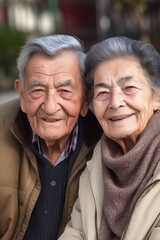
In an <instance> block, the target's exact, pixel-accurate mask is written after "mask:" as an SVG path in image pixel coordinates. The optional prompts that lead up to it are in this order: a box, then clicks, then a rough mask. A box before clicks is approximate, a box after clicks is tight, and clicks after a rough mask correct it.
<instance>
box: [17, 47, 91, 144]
mask: <svg viewBox="0 0 160 240" xmlns="http://www.w3.org/2000/svg"><path fill="white" fill-rule="evenodd" d="M15 87H16V89H17V91H18V92H19V96H20V103H21V108H22V110H23V111H24V112H25V113H26V114H27V117H28V120H29V123H30V125H31V128H32V130H33V132H34V133H35V134H37V135H38V136H40V137H41V138H42V139H43V140H44V141H45V142H46V144H47V143H48V144H54V143H55V142H56V141H59V142H63V141H66V140H67V139H68V137H69V135H70V133H71V132H72V130H73V128H74V126H75V124H76V122H77V120H78V117H79V114H80V113H81V110H82V105H83V87H82V80H81V77H80V69H79V63H78V60H77V55H76V53H75V52H73V51H67V50H66V51H63V52H62V53H60V54H59V55H58V56H56V57H55V58H52V59H51V58H47V57H46V56H43V55H40V54H36V55H33V56H32V57H31V59H30V61H29V63H28V65H27V68H26V79H25V86H24V89H22V85H21V82H20V81H19V80H16V82H15ZM86 111H87V109H86ZM86 111H85V113H86ZM84 115H85V114H84ZM48 144H47V145H48Z"/></svg>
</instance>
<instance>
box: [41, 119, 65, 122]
mask: <svg viewBox="0 0 160 240" xmlns="http://www.w3.org/2000/svg"><path fill="white" fill-rule="evenodd" d="M42 120H43V121H45V122H48V123H54V122H59V121H61V119H47V118H42Z"/></svg>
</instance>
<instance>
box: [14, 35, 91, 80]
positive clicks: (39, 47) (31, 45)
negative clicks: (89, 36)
mask: <svg viewBox="0 0 160 240" xmlns="http://www.w3.org/2000/svg"><path fill="white" fill-rule="evenodd" d="M63 50H73V51H75V52H77V57H78V59H79V63H80V73H81V77H82V79H83V77H84V71H85V65H84V61H85V57H86V54H85V53H84V50H83V45H82V42H81V41H80V40H79V39H78V38H76V37H73V36H70V35H65V34H57V35H51V36H44V37H39V38H35V39H30V40H28V41H27V42H26V44H25V45H24V46H23V47H22V48H21V50H20V53H19V57H18V58H17V68H18V71H19V79H20V80H21V81H22V85H24V81H25V75H26V66H27V63H28V61H29V59H30V58H31V57H32V56H33V55H34V54H36V53H40V54H43V55H46V56H48V57H51V58H52V57H56V56H57V55H58V54H59V53H60V52H62V51H63Z"/></svg>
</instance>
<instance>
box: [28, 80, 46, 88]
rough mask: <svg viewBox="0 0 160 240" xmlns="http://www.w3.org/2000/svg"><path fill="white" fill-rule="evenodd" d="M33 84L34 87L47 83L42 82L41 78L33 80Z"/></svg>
mask: <svg viewBox="0 0 160 240" xmlns="http://www.w3.org/2000/svg"><path fill="white" fill-rule="evenodd" d="M31 86H32V87H37V86H45V84H44V83H42V82H40V81H39V80H36V79H33V80H32V81H31Z"/></svg>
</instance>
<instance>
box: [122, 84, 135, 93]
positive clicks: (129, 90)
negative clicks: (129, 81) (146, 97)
mask: <svg viewBox="0 0 160 240" xmlns="http://www.w3.org/2000/svg"><path fill="white" fill-rule="evenodd" d="M136 91H137V88H136V87H135V86H126V87H125V88H124V89H123V92H124V93H125V94H129V95H130V94H134V93H135V92H136Z"/></svg>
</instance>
